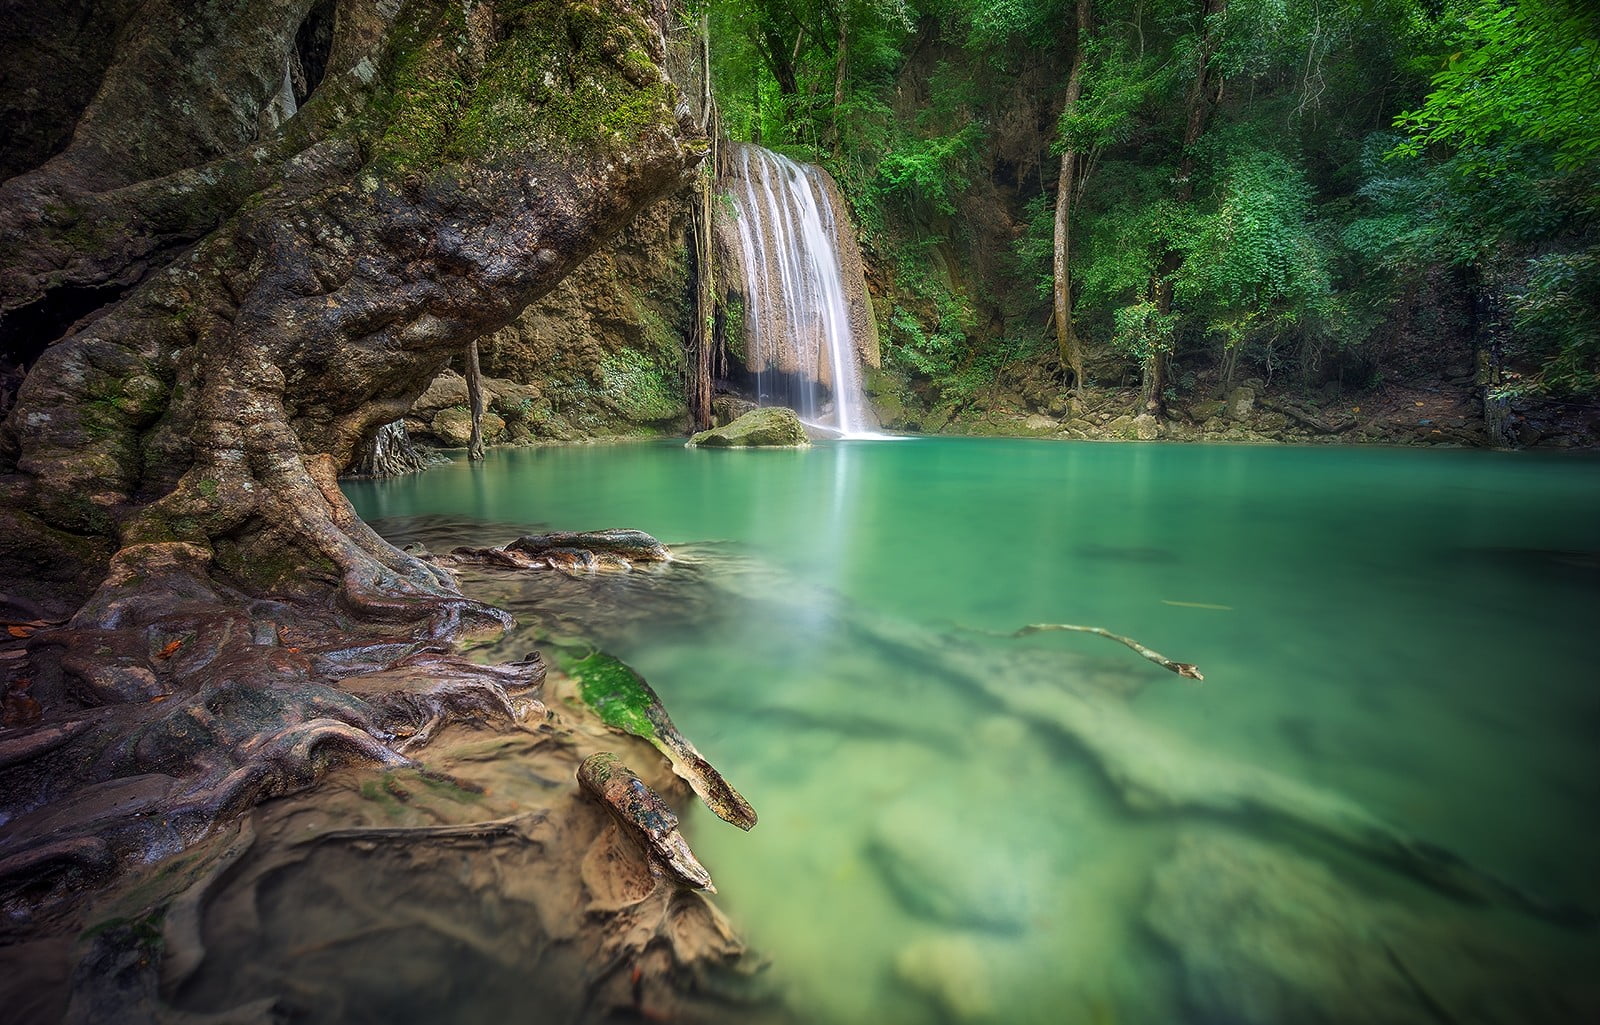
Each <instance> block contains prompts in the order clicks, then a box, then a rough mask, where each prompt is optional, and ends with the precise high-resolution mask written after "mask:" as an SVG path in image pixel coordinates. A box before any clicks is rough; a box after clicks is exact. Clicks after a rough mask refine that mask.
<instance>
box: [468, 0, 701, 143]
mask: <svg viewBox="0 0 1600 1025" xmlns="http://www.w3.org/2000/svg"><path fill="white" fill-rule="evenodd" d="M539 6H540V7H541V8H542V9H534V10H524V12H522V13H521V14H520V16H519V15H513V16H512V17H511V18H509V19H508V22H509V25H510V29H511V31H510V34H509V35H508V37H507V38H506V39H505V40H504V41H503V42H502V43H500V44H499V50H498V51H497V53H496V54H494V55H493V56H491V58H490V60H489V69H490V70H489V72H488V73H487V74H485V75H484V77H483V78H482V80H480V81H479V82H478V84H477V88H476V89H475V90H474V92H473V95H472V98H471V100H470V101H469V102H468V104H467V105H466V107H465V109H464V110H463V112H462V115H461V120H460V124H459V126H458V127H457V130H456V133H455V135H454V137H453V138H452V140H451V146H450V152H451V155H453V156H460V157H473V156H478V157H481V156H489V155H495V154H499V153H510V152H517V151H521V150H525V149H528V148H530V147H547V146H550V145H552V144H560V143H563V142H565V143H572V144H585V143H593V142H595V141H598V140H602V139H605V138H607V137H615V138H616V139H617V140H618V141H619V142H622V143H624V144H626V143H629V142H632V141H634V140H636V139H637V138H638V137H639V135H640V134H641V133H643V132H644V131H645V130H647V129H649V128H653V127H655V126H657V125H661V124H666V123H670V121H671V118H672V105H673V99H674V97H673V95H672V89H671V87H670V86H669V85H667V84H666V83H664V82H663V81H662V80H661V75H660V73H659V70H658V69H657V68H656V66H655V64H654V62H653V61H651V59H650V57H649V56H648V55H647V54H646V53H645V52H644V50H643V49H641V48H639V47H638V46H636V45H633V43H634V40H636V39H638V38H642V37H643V36H644V35H645V34H646V33H648V32H649V28H648V26H646V25H645V24H644V22H643V21H642V20H640V19H638V18H637V17H636V16H633V15H622V16H620V17H619V18H618V19H617V20H615V21H612V20H610V19H609V18H608V16H607V15H605V14H603V13H602V12H601V11H600V10H599V9H598V8H596V7H593V6H591V5H589V4H570V5H568V6H567V7H566V9H565V11H563V12H561V14H560V15H559V16H555V15H552V13H551V12H550V11H549V8H548V6H547V5H539ZM636 82H638V83H642V84H635V83H636Z"/></svg>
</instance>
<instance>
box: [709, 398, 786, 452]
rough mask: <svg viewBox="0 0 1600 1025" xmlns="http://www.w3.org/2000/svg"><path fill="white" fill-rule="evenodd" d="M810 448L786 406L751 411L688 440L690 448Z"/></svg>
mask: <svg viewBox="0 0 1600 1025" xmlns="http://www.w3.org/2000/svg"><path fill="white" fill-rule="evenodd" d="M809 444H811V439H810V438H808V437H806V428H805V425H804V424H802V423H801V422H800V417H799V416H797V415H796V414H795V411H794V410H792V409H789V408H787V407H785V406H765V407H762V408H761V409H753V410H751V411H750V412H748V413H746V414H744V415H743V416H741V417H739V419H737V420H735V421H733V423H731V424H729V425H728V426H726V427H713V428H711V429H710V430H708V431H701V432H700V433H699V434H696V435H695V436H694V437H692V438H690V439H689V446H690V447H691V448H694V447H699V448H804V447H805V446H807V445H809Z"/></svg>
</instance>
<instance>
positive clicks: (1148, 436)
mask: <svg viewBox="0 0 1600 1025" xmlns="http://www.w3.org/2000/svg"><path fill="white" fill-rule="evenodd" d="M1133 434H1134V437H1136V438H1138V439H1139V440H1140V441H1155V440H1156V439H1157V438H1159V437H1161V424H1160V423H1159V422H1158V421H1157V420H1156V418H1155V417H1154V416H1152V415H1151V414H1149V413H1140V414H1139V415H1138V416H1136V417H1134V418H1133Z"/></svg>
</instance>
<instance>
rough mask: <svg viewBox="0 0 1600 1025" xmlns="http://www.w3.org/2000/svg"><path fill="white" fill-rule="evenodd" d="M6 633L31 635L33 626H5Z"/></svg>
mask: <svg viewBox="0 0 1600 1025" xmlns="http://www.w3.org/2000/svg"><path fill="white" fill-rule="evenodd" d="M6 633H8V634H10V635H11V636H13V637H31V636H32V635H33V628H32V627H29V626H8V627H6Z"/></svg>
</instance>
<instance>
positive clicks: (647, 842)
mask: <svg viewBox="0 0 1600 1025" xmlns="http://www.w3.org/2000/svg"><path fill="white" fill-rule="evenodd" d="M578 784H579V785H580V786H581V787H583V790H584V792H585V793H587V794H589V795H590V796H591V797H593V798H594V799H595V800H597V801H599V802H600V804H601V805H602V806H603V807H604V808H605V809H606V811H608V812H610V813H611V817H612V818H613V819H615V820H616V821H617V825H619V826H621V827H622V831H623V832H624V833H626V834H627V835H628V837H629V838H631V839H632V840H633V842H634V843H636V844H637V845H638V846H639V849H640V850H641V851H643V852H644V855H645V857H646V858H647V859H649V862H650V870H651V872H652V873H654V874H656V875H662V876H665V877H667V878H668V879H671V880H673V881H674V882H676V883H678V884H679V885H682V886H687V887H689V888H690V889H693V890H706V891H708V892H711V893H716V892H717V888H716V887H715V886H713V885H712V884H711V873H709V872H707V871H706V868H705V866H704V865H702V864H700V861H699V859H697V858H696V857H695V856H694V851H692V850H690V849H689V842H688V841H687V840H685V839H684V838H683V834H682V833H680V832H678V816H677V815H676V814H674V813H673V811H672V809H671V808H669V807H667V802H666V801H663V800H662V799H661V795H660V794H658V793H656V792H655V791H654V790H651V789H650V787H649V785H648V784H646V783H645V781H644V780H642V779H640V778H639V777H638V775H636V774H635V773H634V771H633V770H632V769H630V768H628V767H627V766H626V765H623V764H622V761H621V759H619V758H618V757H617V756H616V755H614V754H612V753H611V752H610V751H601V752H600V753H599V754H595V755H590V756H589V757H588V758H586V759H585V760H584V762H583V764H582V765H580V766H578Z"/></svg>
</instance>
